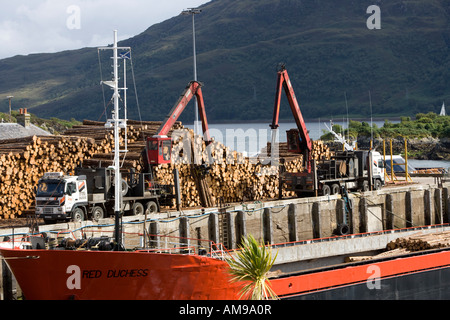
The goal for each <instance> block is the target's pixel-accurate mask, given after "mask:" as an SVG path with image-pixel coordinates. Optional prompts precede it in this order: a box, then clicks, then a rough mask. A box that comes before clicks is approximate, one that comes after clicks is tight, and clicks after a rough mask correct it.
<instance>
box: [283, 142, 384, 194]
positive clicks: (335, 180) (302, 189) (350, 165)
mask: <svg viewBox="0 0 450 320" xmlns="http://www.w3.org/2000/svg"><path fill="white" fill-rule="evenodd" d="M281 176H282V182H283V183H284V184H285V185H286V190H288V191H294V192H295V193H296V194H297V196H299V197H304V196H327V195H335V194H341V192H342V188H345V189H346V190H348V191H369V190H379V189H381V187H382V186H383V185H384V182H385V180H384V160H383V156H382V155H381V154H380V153H379V152H377V151H374V150H355V151H340V152H336V154H335V155H334V156H332V157H331V159H330V160H312V169H311V171H310V172H308V171H305V172H295V173H294V172H283V173H282V174H281Z"/></svg>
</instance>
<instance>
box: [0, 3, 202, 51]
mask: <svg viewBox="0 0 450 320" xmlns="http://www.w3.org/2000/svg"><path fill="white" fill-rule="evenodd" d="M207 2H209V0H164V1H163V0H14V1H9V0H8V1H7V0H0V44H1V45H0V59H4V58H7V57H12V56H15V55H28V54H32V53H44V52H45V53H49V52H59V51H64V50H73V49H80V48H84V47H98V46H106V45H108V44H110V43H112V42H113V41H112V40H113V30H118V37H119V41H120V40H124V39H128V38H130V37H133V36H135V35H137V34H139V33H141V32H143V31H145V30H146V29H147V28H148V27H150V26H152V25H153V24H156V23H159V22H162V21H164V20H167V19H169V18H172V17H174V16H177V15H179V14H180V13H181V11H182V10H183V9H187V8H195V7H198V6H200V5H201V4H204V3H207Z"/></svg>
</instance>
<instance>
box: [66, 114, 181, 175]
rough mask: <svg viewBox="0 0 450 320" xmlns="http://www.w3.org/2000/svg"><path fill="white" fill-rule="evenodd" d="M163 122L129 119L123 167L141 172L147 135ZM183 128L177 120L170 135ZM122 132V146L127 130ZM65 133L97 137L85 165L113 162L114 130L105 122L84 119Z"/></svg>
mask: <svg viewBox="0 0 450 320" xmlns="http://www.w3.org/2000/svg"><path fill="white" fill-rule="evenodd" d="M161 123H162V122H161V121H135V120H128V121H127V137H128V146H127V149H128V153H127V154H126V156H125V157H124V158H123V157H122V160H121V164H122V168H123V169H125V170H128V169H135V170H136V172H141V171H142V170H143V169H144V164H143V160H142V158H141V157H142V151H143V150H144V149H145V139H146V137H151V136H153V135H154V134H155V133H156V132H157V130H158V129H159V127H160V126H161ZM182 128H183V125H182V123H181V122H176V123H175V124H174V125H173V128H172V130H171V131H170V133H169V136H170V135H171V134H172V132H173V131H174V130H179V129H182ZM120 133H121V134H120V144H121V148H122V147H123V144H124V138H125V130H121V132H120ZM63 134H64V135H68V136H72V135H76V136H84V137H90V138H93V139H95V144H96V145H97V146H98V148H97V150H96V152H94V154H93V155H92V156H91V157H89V158H86V159H84V161H83V163H82V165H83V167H108V166H110V165H112V164H113V161H114V153H113V149H114V135H113V131H112V130H107V129H105V122H101V121H91V120H84V121H83V125H79V126H73V127H72V128H71V129H69V130H66V131H65V132H64V133H63Z"/></svg>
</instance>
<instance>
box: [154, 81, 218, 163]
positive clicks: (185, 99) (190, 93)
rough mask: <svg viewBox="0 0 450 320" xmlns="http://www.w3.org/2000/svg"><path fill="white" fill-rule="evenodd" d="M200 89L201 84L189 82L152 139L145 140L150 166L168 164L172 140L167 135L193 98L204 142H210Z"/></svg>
mask: <svg viewBox="0 0 450 320" xmlns="http://www.w3.org/2000/svg"><path fill="white" fill-rule="evenodd" d="M201 87H202V84H201V83H200V82H197V81H191V82H189V84H188V85H187V86H186V88H185V90H184V91H183V93H182V94H181V96H180V98H179V99H178V101H177V103H176V104H175V105H174V107H173V108H172V110H170V113H169V114H168V116H167V117H166V119H165V120H164V122H163V123H162V125H161V127H160V128H159V129H158V131H157V132H156V134H155V135H154V136H153V137H148V138H147V159H148V162H149V164H150V165H159V164H165V163H170V160H171V153H172V139H171V138H169V137H168V136H167V135H168V134H169V132H170V129H171V128H172V126H173V125H174V123H175V122H176V121H177V120H178V118H179V116H180V115H181V113H182V112H183V111H184V109H185V108H186V106H187V104H188V103H189V101H191V99H192V98H193V97H194V96H196V98H197V102H198V111H199V114H200V117H201V120H202V129H203V136H204V140H205V142H206V144H207V145H208V144H209V143H210V142H211V137H210V136H209V131H208V120H207V119H206V112H205V103H204V102H203V94H202V89H201Z"/></svg>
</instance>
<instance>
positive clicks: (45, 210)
mask: <svg viewBox="0 0 450 320" xmlns="http://www.w3.org/2000/svg"><path fill="white" fill-rule="evenodd" d="M52 213H53V208H44V214H52Z"/></svg>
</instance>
